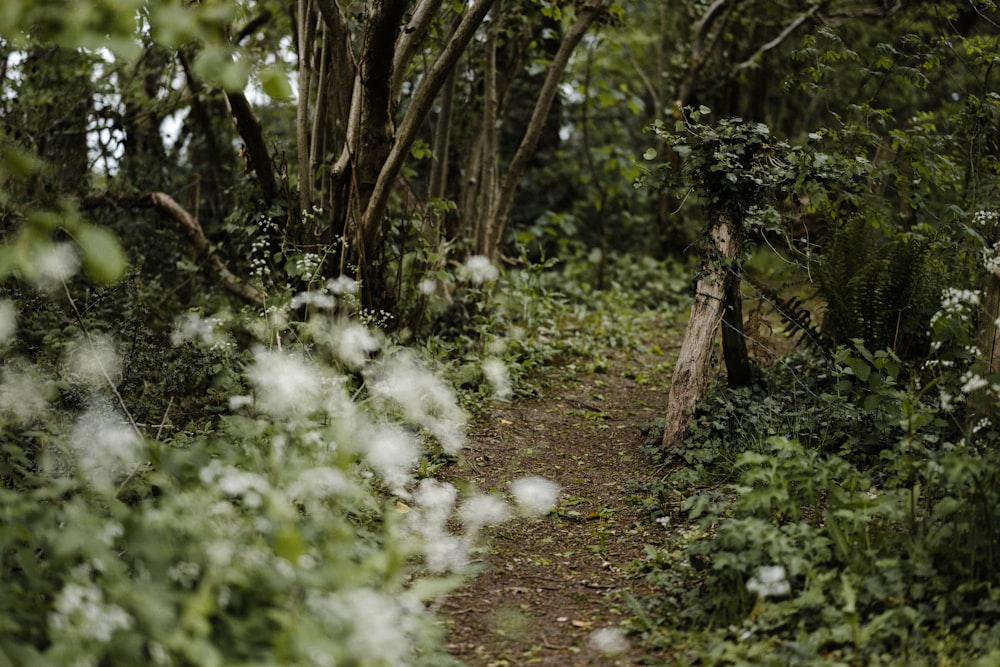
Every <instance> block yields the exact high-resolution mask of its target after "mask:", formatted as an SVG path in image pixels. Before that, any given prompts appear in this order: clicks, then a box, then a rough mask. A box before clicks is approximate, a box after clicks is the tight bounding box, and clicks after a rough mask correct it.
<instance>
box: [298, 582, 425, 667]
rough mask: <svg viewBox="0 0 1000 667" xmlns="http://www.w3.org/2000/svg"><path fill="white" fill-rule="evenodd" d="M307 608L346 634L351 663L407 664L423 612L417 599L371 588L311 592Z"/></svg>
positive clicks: (332, 630) (339, 634) (330, 627)
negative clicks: (335, 591)
mask: <svg viewBox="0 0 1000 667" xmlns="http://www.w3.org/2000/svg"><path fill="white" fill-rule="evenodd" d="M306 608H307V609H308V610H309V612H310V613H311V614H312V615H313V616H315V617H316V618H318V619H319V620H320V621H322V622H323V623H324V624H325V625H326V626H327V628H328V630H329V631H330V632H332V633H335V634H336V635H337V636H346V639H347V648H348V650H349V652H350V658H351V659H350V660H349V662H350V663H351V664H358V665H406V664H409V662H410V658H411V657H412V646H413V640H414V638H415V636H416V634H417V632H418V631H419V627H420V626H419V623H418V619H419V617H420V616H421V615H422V614H423V613H424V612H423V606H422V605H421V604H420V602H419V601H418V600H415V599H413V598H412V597H410V596H407V595H405V594H403V595H388V594H386V593H381V592H379V591H376V590H372V589H370V588H358V589H354V590H348V591H344V592H341V593H332V594H331V593H318V592H317V593H312V594H310V595H309V596H308V597H307V598H306Z"/></svg>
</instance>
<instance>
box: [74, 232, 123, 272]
mask: <svg viewBox="0 0 1000 667" xmlns="http://www.w3.org/2000/svg"><path fill="white" fill-rule="evenodd" d="M75 237H76V242H77V244H78V245H79V246H80V250H81V251H82V252H83V268H84V270H85V271H86V272H87V275H89V276H90V277H91V278H93V279H94V280H96V281H98V282H101V283H113V282H114V281H116V280H118V279H119V278H120V277H121V275H122V273H124V272H125V266H126V264H127V262H126V260H125V252H124V251H123V250H122V247H121V245H120V244H119V243H118V239H116V238H115V235H114V234H112V233H111V232H110V231H108V230H107V229H104V228H103V227H95V226H93V225H83V226H81V227H80V228H79V229H78V230H76V234H75Z"/></svg>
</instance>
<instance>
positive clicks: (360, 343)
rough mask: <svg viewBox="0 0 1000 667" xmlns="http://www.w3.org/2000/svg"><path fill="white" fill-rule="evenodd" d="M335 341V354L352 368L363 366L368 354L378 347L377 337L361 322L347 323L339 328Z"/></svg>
mask: <svg viewBox="0 0 1000 667" xmlns="http://www.w3.org/2000/svg"><path fill="white" fill-rule="evenodd" d="M336 341H337V342H336V343H335V346H336V347H335V352H336V354H337V356H338V357H340V359H341V360H342V361H343V362H344V363H346V364H348V365H349V366H352V367H353V368H361V367H362V366H364V365H365V363H366V362H367V361H368V357H369V355H371V354H372V353H373V352H378V349H379V347H380V345H379V342H378V339H377V338H375V336H373V335H372V333H371V332H370V331H369V330H368V327H366V326H365V325H363V324H349V325H347V326H345V327H343V328H341V329H340V331H339V332H338V335H337V338H336Z"/></svg>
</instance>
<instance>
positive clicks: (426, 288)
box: [417, 278, 437, 296]
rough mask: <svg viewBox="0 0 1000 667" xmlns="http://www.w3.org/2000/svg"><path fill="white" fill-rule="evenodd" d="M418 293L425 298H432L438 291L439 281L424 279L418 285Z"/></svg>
mask: <svg viewBox="0 0 1000 667" xmlns="http://www.w3.org/2000/svg"><path fill="white" fill-rule="evenodd" d="M417 291H419V292H420V293H421V294H423V295H424V296H430V295H432V294H434V292H436V291H437V281H436V280H434V279H433V278H424V279H423V280H421V281H420V282H419V283H418V284H417Z"/></svg>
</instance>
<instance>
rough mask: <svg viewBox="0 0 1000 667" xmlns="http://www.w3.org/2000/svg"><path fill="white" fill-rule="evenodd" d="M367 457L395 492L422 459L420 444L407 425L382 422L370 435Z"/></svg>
mask: <svg viewBox="0 0 1000 667" xmlns="http://www.w3.org/2000/svg"><path fill="white" fill-rule="evenodd" d="M365 459H366V460H367V461H368V463H369V464H370V465H371V466H372V467H373V468H375V470H376V471H377V472H378V474H379V476H380V477H381V478H382V479H383V480H385V482H386V483H387V484H388V485H389V486H390V487H391V488H392V490H393V491H394V492H396V493H400V492H402V491H403V488H404V487H405V486H406V485H407V484H408V483H409V482H410V480H411V478H412V472H413V468H414V467H415V466H416V465H417V463H418V462H419V461H420V448H419V447H418V446H417V443H416V442H415V441H414V439H413V436H411V435H410V434H409V433H407V432H406V431H404V430H403V429H401V428H396V427H392V426H382V427H377V428H375V429H374V430H373V432H372V433H371V434H370V435H369V437H368V447H367V449H366V450H365Z"/></svg>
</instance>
